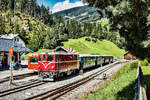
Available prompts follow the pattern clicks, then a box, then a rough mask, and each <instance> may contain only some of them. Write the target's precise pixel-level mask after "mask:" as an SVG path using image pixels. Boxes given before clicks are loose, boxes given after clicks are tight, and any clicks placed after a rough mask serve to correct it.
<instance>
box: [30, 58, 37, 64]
mask: <svg viewBox="0 0 150 100" xmlns="http://www.w3.org/2000/svg"><path fill="white" fill-rule="evenodd" d="M37 63H38V58H37V57H31V58H30V64H37Z"/></svg>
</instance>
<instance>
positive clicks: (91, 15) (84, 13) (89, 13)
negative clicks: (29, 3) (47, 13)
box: [53, 5, 100, 22]
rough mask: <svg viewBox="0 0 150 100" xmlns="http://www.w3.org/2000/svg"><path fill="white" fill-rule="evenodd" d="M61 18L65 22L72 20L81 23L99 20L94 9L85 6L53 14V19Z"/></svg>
mask: <svg viewBox="0 0 150 100" xmlns="http://www.w3.org/2000/svg"><path fill="white" fill-rule="evenodd" d="M57 15H58V16H62V17H63V18H64V19H65V20H68V19H74V20H78V21H82V22H94V21H97V20H98V19H99V18H100V15H99V14H98V12H97V9H96V8H93V7H88V6H87V5H85V6H80V7H75V8H71V9H66V10H63V11H59V12H56V13H53V17H54V18H55V17H56V16H57Z"/></svg>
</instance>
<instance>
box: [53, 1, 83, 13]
mask: <svg viewBox="0 0 150 100" xmlns="http://www.w3.org/2000/svg"><path fill="white" fill-rule="evenodd" d="M84 5H86V4H83V2H82V1H77V2H75V3H70V2H69V0H65V1H64V2H59V3H57V4H55V5H54V7H53V9H52V13H55V12H58V11H61V10H66V9H70V8H74V7H79V6H84Z"/></svg>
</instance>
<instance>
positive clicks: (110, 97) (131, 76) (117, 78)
mask: <svg viewBox="0 0 150 100" xmlns="http://www.w3.org/2000/svg"><path fill="white" fill-rule="evenodd" d="M137 66H138V63H137V62H134V63H132V64H126V65H125V66H124V67H123V68H122V69H121V70H120V71H118V72H117V73H116V74H115V75H114V77H113V80H112V81H110V82H107V83H105V84H104V85H103V86H102V88H101V89H99V90H97V91H95V92H94V93H93V94H91V95H89V96H88V97H85V98H84V99H87V100H132V99H133V97H134V89H133V88H134V86H135V80H136V72H137ZM82 99H83V98H82Z"/></svg>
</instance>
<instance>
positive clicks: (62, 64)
mask: <svg viewBox="0 0 150 100" xmlns="http://www.w3.org/2000/svg"><path fill="white" fill-rule="evenodd" d="M39 58H40V59H39V61H38V72H39V80H48V81H54V80H55V78H57V77H59V76H62V75H64V74H70V73H72V72H74V71H76V70H77V69H78V67H79V61H78V55H77V54H73V53H61V52H50V53H43V54H40V55H39Z"/></svg>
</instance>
